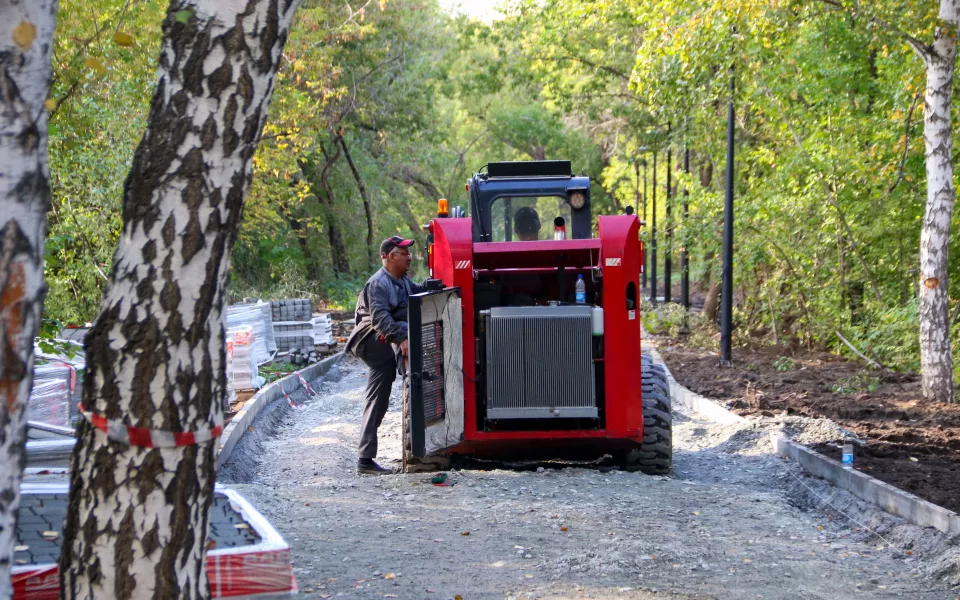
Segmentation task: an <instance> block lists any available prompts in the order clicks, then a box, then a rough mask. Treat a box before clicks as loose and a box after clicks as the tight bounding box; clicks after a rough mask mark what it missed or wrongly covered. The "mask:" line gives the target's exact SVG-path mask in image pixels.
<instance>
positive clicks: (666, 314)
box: [641, 303, 689, 337]
mask: <svg viewBox="0 0 960 600" xmlns="http://www.w3.org/2000/svg"><path fill="white" fill-rule="evenodd" d="M641 320H642V322H643V328H644V329H645V330H646V331H647V332H648V333H651V334H653V335H669V336H672V337H676V336H677V335H679V334H680V331H681V330H683V329H684V327H685V326H686V324H687V322H688V320H689V315H688V314H687V311H686V309H685V308H683V307H682V306H680V305H679V304H674V303H669V304H660V305H659V306H657V307H655V308H653V309H652V310H651V309H647V310H643V307H641Z"/></svg>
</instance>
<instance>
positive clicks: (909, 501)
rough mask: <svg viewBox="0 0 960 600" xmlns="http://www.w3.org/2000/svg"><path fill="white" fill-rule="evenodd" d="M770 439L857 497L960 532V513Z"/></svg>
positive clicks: (790, 443)
mask: <svg viewBox="0 0 960 600" xmlns="http://www.w3.org/2000/svg"><path fill="white" fill-rule="evenodd" d="M770 441H771V442H773V447H774V448H776V450H777V454H779V455H780V456H783V457H786V458H790V459H793V460H795V461H796V462H797V463H798V464H799V465H800V466H801V467H803V468H804V470H805V471H807V472H808V473H810V474H811V475H814V476H816V477H820V478H822V479H824V480H825V481H828V482H830V483H832V484H833V485H835V486H837V487H838V488H840V489H842V490H847V491H848V492H850V493H851V494H853V495H854V496H856V497H857V498H860V499H861V500H865V501H867V502H870V503H872V504H876V505H877V506H879V507H880V508H882V509H883V510H885V511H887V512H888V513H890V514H894V515H897V516H898V517H903V518H904V519H906V520H907V521H909V522H911V523H913V524H914V525H919V526H921V527H934V528H936V529H939V530H940V531H942V532H944V533H948V534H954V533H960V515H958V514H957V513H955V512H953V511H952V510H947V509H946V508H943V507H942V506H937V505H936V504H934V503H932V502H927V501H926V500H924V499H922V498H918V497H917V496H914V495H913V494H911V493H909V492H905V491H903V490H901V489H900V488H895V487H893V486H892V485H890V484H888V483H884V482H882V481H880V480H879V479H875V478H873V477H870V476H869V475H865V474H864V473H861V472H860V471H857V470H854V469H845V468H844V467H843V465H841V464H840V463H838V462H837V461H835V460H833V459H830V458H827V457H826V456H824V455H822V454H820V453H818V452H814V451H813V450H811V449H809V448H807V447H806V446H803V445H802V444H798V443H797V442H794V441H793V440H790V439H787V438H785V437H784V436H782V435H780V434H779V433H771V434H770Z"/></svg>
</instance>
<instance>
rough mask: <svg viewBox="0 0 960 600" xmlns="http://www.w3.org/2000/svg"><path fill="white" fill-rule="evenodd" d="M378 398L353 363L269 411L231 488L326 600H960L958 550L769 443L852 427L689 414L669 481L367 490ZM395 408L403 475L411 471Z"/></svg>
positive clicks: (486, 475) (506, 479)
mask: <svg viewBox="0 0 960 600" xmlns="http://www.w3.org/2000/svg"><path fill="white" fill-rule="evenodd" d="M364 382H365V372H364V370H363V367H362V365H359V364H357V363H349V362H348V363H345V364H344V365H343V366H342V367H341V368H340V369H339V370H338V372H334V373H332V374H331V376H330V377H328V380H327V381H326V382H324V383H323V384H322V385H321V390H320V393H319V394H318V395H317V396H315V397H314V398H312V399H311V400H310V401H309V402H308V403H307V404H306V405H304V406H303V407H302V408H300V409H288V408H286V407H284V408H283V410H276V411H267V413H266V414H265V415H263V417H262V418H261V419H260V420H258V421H257V422H256V423H255V427H254V431H255V434H253V435H247V436H245V437H244V439H243V440H242V441H241V444H240V445H239V446H238V449H237V451H236V452H235V454H234V455H233V456H234V459H233V460H232V461H231V462H229V463H228V464H227V465H226V466H225V468H224V470H223V472H221V476H220V480H221V481H223V482H226V483H234V484H236V485H235V486H234V487H236V488H237V489H238V490H240V491H241V493H243V494H244V495H245V496H246V497H248V498H249V499H250V500H251V501H252V502H253V504H254V505H255V506H257V507H258V508H259V509H260V510H261V511H262V512H263V513H264V515H265V516H266V517H267V518H268V519H269V520H270V521H271V522H272V523H273V524H274V526H276V527H277V529H278V530H279V531H280V533H281V534H282V535H283V536H284V538H285V539H286V540H287V542H288V543H289V544H290V545H291V547H292V548H293V555H294V561H295V570H296V573H297V577H298V580H299V584H300V589H301V592H304V593H307V594H309V595H310V597H319V598H356V599H373V598H405V599H412V600H420V599H424V598H426V599H430V598H436V599H439V600H446V599H454V598H457V597H458V596H459V597H462V599H463V600H479V599H493V598H497V599H502V598H514V599H517V600H519V599H527V598H623V599H652V598H657V599H694V598H696V599H699V598H717V599H738V600H739V599H745V598H770V599H772V598H782V599H790V600H797V599H824V600H827V599H829V600H839V599H843V598H910V599H918V600H925V599H947V598H956V597H957V594H956V593H955V592H953V593H951V592H950V590H949V588H948V587H947V584H946V583H945V581H944V579H943V577H944V575H945V573H946V572H947V571H949V570H950V569H951V568H955V564H954V563H953V562H952V559H951V560H950V561H947V563H944V560H946V559H944V556H946V555H945V553H944V544H945V543H946V542H945V540H943V539H942V538H941V537H939V536H937V535H934V534H932V533H930V532H925V531H922V530H919V529H918V528H915V527H910V526H906V525H903V524H902V523H901V522H899V521H898V520H896V519H894V518H892V517H890V516H888V515H886V514H885V513H880V511H877V510H875V509H872V508H870V507H867V506H865V505H863V504H862V503H858V502H857V501H856V500H854V499H852V498H851V497H849V496H847V495H846V494H845V493H843V492H838V491H837V490H835V489H834V488H832V487H830V486H826V485H824V484H822V483H821V482H817V481H814V480H811V479H809V478H806V477H803V476H802V475H800V473H799V471H798V470H797V469H796V466H795V465H792V464H789V463H785V462H783V461H781V460H780V459H778V458H776V457H775V456H774V455H773V454H772V449H771V448H770V445H769V441H768V439H767V436H766V432H768V431H770V430H771V429H780V430H783V429H788V430H790V431H792V432H794V433H799V434H806V435H812V436H817V435H822V436H830V435H836V434H837V432H838V431H839V430H837V429H836V427H831V426H827V425H824V424H823V423H822V422H810V423H806V422H804V421H803V420H797V419H792V420H790V421H789V422H774V421H770V422H760V423H753V424H748V425H737V426H729V425H728V426H718V425H715V424H712V423H708V422H703V421H700V420H698V419H697V418H695V417H694V416H692V415H689V414H684V413H682V412H680V409H679V408H676V407H675V409H674V410H675V416H674V419H675V424H674V435H675V441H674V446H675V457H674V471H675V472H674V474H672V475H671V476H669V477H651V476H646V475H642V474H639V473H637V474H634V473H624V472H620V471H617V470H606V472H602V471H601V470H597V469H582V468H570V467H567V468H552V467H553V466H550V467H551V468H546V469H538V470H536V471H534V470H526V471H511V470H489V471H480V470H470V471H457V472H453V473H451V474H450V481H452V482H453V483H454V484H455V485H453V486H452V487H434V486H432V485H430V483H429V482H428V478H427V477H426V476H425V475H424V474H417V475H413V474H411V475H395V476H389V477H379V478H378V477H358V476H357V475H356V474H355V472H354V466H355V461H356V450H355V449H356V443H357V436H358V424H359V421H360V412H361V402H362V394H363V386H364ZM394 392H395V393H394V398H393V401H392V404H391V410H390V412H389V413H388V415H387V417H386V420H385V422H384V425H383V427H382V428H381V433H382V437H381V452H380V458H381V460H382V461H383V462H386V463H387V464H390V460H391V459H392V460H396V461H399V458H400V433H399V432H400V419H399V387H397V388H395V390H394ZM840 434H842V432H840ZM252 461H256V462H252ZM251 464H252V465H254V466H252V467H250V466H249V465H251ZM836 507H840V508H841V510H843V511H844V512H845V513H846V514H847V515H849V516H851V517H853V518H855V519H856V520H857V523H853V522H851V521H849V520H848V519H847V518H845V517H843V516H841V515H840V514H838V512H837V510H835V508H836ZM860 524H863V525H867V526H869V527H871V528H872V529H874V530H880V531H882V532H884V538H883V539H881V538H879V537H877V536H876V535H874V534H872V533H865V532H864V527H863V525H860ZM891 544H893V545H895V546H896V547H897V548H899V550H900V552H898V551H896V550H894V549H892V548H891ZM911 548H912V550H909V549H911ZM906 552H910V555H907V554H906ZM935 555H936V556H935ZM938 561H939V562H938ZM935 570H936V571H937V573H938V575H939V576H940V578H939V579H935V578H933V577H932V576H931V575H930V573H931V572H933V571H935Z"/></svg>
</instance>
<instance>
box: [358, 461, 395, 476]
mask: <svg viewBox="0 0 960 600" xmlns="http://www.w3.org/2000/svg"><path fill="white" fill-rule="evenodd" d="M357 474H358V475H393V469H385V468H383V467H381V466H380V465H378V464H377V463H375V462H373V459H369V458H368V459H366V460H363V459H361V460H359V461H357Z"/></svg>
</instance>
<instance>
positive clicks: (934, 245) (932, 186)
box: [920, 0, 958, 402]
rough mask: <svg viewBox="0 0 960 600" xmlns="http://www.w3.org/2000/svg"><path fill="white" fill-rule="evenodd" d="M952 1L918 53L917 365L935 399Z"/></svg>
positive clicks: (947, 391)
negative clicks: (921, 66)
mask: <svg viewBox="0 0 960 600" xmlns="http://www.w3.org/2000/svg"><path fill="white" fill-rule="evenodd" d="M957 4H958V2H957V0H942V1H941V3H940V23H939V26H938V27H937V29H936V33H935V34H934V42H933V45H931V46H929V47H928V48H926V49H925V52H924V54H925V61H926V68H927V88H926V92H925V94H924V107H923V113H924V114H923V134H924V139H925V141H926V169H927V208H926V211H925V214H924V217H923V229H922V230H921V233H920V365H921V371H922V375H923V397H924V399H925V400H928V401H937V402H953V401H954V400H955V394H954V388H953V355H952V353H951V350H950V319H949V306H948V299H949V298H948V285H947V283H948V282H947V276H948V271H947V259H948V250H949V245H950V221H951V219H952V218H953V204H954V186H953V162H952V154H951V152H952V148H953V139H952V136H951V132H950V106H951V96H952V92H953V71H954V66H955V63H956V56H957Z"/></svg>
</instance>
